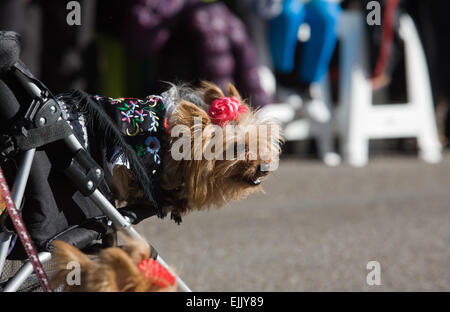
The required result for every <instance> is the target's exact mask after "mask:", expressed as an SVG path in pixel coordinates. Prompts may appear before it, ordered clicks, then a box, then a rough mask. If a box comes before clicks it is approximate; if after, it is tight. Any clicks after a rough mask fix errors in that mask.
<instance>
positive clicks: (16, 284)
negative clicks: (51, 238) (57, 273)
mask: <svg viewBox="0 0 450 312" xmlns="http://www.w3.org/2000/svg"><path fill="white" fill-rule="evenodd" d="M38 257H39V261H41V262H42V263H45V262H48V261H50V259H51V258H52V255H51V253H49V252H40V253H39V254H38ZM31 273H33V266H32V265H31V262H30V261H27V262H26V263H25V264H24V265H23V266H22V267H21V268H20V270H19V272H17V273H16V275H14V277H13V278H12V279H11V280H10V281H9V282H8V284H7V285H6V287H5V289H3V292H15V291H17V290H18V289H19V288H20V286H21V285H22V284H23V282H25V280H26V279H27V278H28V277H29V276H30V275H31Z"/></svg>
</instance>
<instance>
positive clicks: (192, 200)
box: [114, 82, 281, 216]
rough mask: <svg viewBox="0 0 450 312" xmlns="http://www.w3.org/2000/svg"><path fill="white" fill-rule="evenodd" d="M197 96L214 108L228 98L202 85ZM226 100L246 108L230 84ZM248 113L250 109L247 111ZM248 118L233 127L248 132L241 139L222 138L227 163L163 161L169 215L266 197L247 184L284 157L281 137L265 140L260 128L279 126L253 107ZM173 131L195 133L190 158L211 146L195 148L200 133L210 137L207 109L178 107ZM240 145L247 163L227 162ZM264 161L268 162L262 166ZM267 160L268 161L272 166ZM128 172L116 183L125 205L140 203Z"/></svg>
mask: <svg viewBox="0 0 450 312" xmlns="http://www.w3.org/2000/svg"><path fill="white" fill-rule="evenodd" d="M196 92H198V93H200V94H202V95H203V99H204V102H205V103H206V104H207V105H208V106H209V105H210V104H211V103H212V101H214V100H215V99H219V98H221V97H223V96H225V95H224V93H223V92H222V90H221V89H220V88H219V87H217V86H216V85H215V84H213V83H210V82H202V85H201V88H200V89H199V90H196ZM226 95H227V96H230V97H235V98H237V99H238V100H239V101H240V102H241V103H242V104H245V101H243V100H242V98H241V96H240V95H239V93H238V91H237V90H236V88H235V87H234V86H233V85H232V84H229V86H228V89H227V94H226ZM247 107H248V106H247ZM248 109H249V110H248V112H247V113H245V114H241V116H240V117H239V118H238V119H237V120H236V121H232V122H230V123H229V124H230V125H238V126H240V127H241V129H243V132H242V133H243V134H242V133H241V135H230V136H229V137H226V135H225V136H224V138H223V148H222V150H223V152H224V155H223V160H219V159H217V160H207V159H205V158H202V159H201V160H194V159H192V160H180V161H177V160H174V159H173V158H172V157H171V155H170V153H168V154H166V155H165V156H164V159H163V164H164V167H163V175H162V179H161V181H160V186H161V188H162V189H163V190H164V191H166V192H167V194H169V195H168V196H167V197H168V198H166V200H165V201H164V203H165V206H164V207H163V209H164V212H165V213H168V212H175V213H177V214H178V215H180V216H182V215H185V214H186V213H188V212H189V211H192V210H203V209H207V208H209V207H211V206H215V207H217V208H220V207H222V206H224V205H225V204H227V203H228V202H230V201H233V200H239V199H242V198H245V197H246V196H248V195H249V194H251V193H255V192H261V191H262V186H261V185H250V184H249V183H248V180H250V179H256V178H263V177H265V176H266V175H268V174H269V172H260V171H258V166H259V165H260V164H262V163H265V162H266V163H271V162H273V161H277V160H278V157H279V154H280V142H281V137H280V131H277V132H276V133H269V134H268V135H267V136H266V137H260V136H259V133H258V127H260V126H267V127H271V128H270V129H275V128H276V129H278V130H280V128H279V126H278V125H277V124H276V123H274V122H272V121H270V120H264V119H262V118H260V117H259V116H258V115H257V113H256V112H255V111H253V110H252V109H251V108H250V107H248ZM194 118H201V120H202V123H201V128H199V127H195V125H194ZM171 120H172V121H171V124H170V125H169V129H173V127H175V126H177V125H184V126H187V127H189V128H190V129H191V140H192V142H191V155H194V154H195V153H196V152H203V151H204V150H205V149H206V148H207V146H208V143H209V140H208V139H203V140H202V146H201V151H196V150H195V149H196V146H195V144H194V136H195V133H199V132H202V133H211V132H212V131H213V130H212V129H213V127H212V126H213V124H212V122H211V119H210V118H209V116H208V113H207V111H206V110H205V109H203V108H200V107H198V106H197V105H195V104H194V103H191V102H188V101H185V100H182V101H180V102H179V103H177V107H176V109H175V111H174V113H173V114H172V116H171ZM251 135H256V136H257V137H258V144H259V148H258V153H259V155H256V160H251V159H250V155H249V152H248V150H249V148H248V147H249V146H248V145H249V142H248V141H249V137H250V136H251ZM176 140H177V138H171V139H170V142H169V147H170V146H172V144H174V142H176ZM236 144H244V145H245V151H246V152H245V155H244V157H243V159H242V157H241V159H237V158H235V159H230V160H225V156H226V155H225V152H226V151H227V149H228V148H230V147H233V146H235V145H236ZM263 159H265V160H263ZM267 159H268V160H267ZM124 170H126V169H125V167H123V168H120V169H117V172H115V177H114V181H115V183H116V186H117V187H118V189H119V194H120V196H121V198H122V199H125V200H127V201H129V202H130V201H134V200H136V197H139V196H137V195H136V194H139V192H138V191H136V183H135V182H133V181H132V177H131V174H126V172H123V171H124Z"/></svg>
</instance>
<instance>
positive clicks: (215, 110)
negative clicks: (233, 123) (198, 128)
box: [208, 96, 248, 127]
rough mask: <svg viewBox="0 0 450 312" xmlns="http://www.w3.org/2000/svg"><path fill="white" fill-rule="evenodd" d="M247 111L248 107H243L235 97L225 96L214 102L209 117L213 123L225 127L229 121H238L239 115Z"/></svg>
mask: <svg viewBox="0 0 450 312" xmlns="http://www.w3.org/2000/svg"><path fill="white" fill-rule="evenodd" d="M247 111H248V108H247V106H245V105H242V104H241V103H240V102H239V100H238V99H236V98H235V97H226V96H224V97H221V98H220V99H215V100H214V101H212V103H211V107H210V108H209V111H208V115H209V117H210V118H211V121H212V122H213V123H215V124H216V125H219V126H221V127H223V126H225V125H226V124H227V123H228V121H230V120H236V119H237V118H238V117H239V114H241V113H246V112H247Z"/></svg>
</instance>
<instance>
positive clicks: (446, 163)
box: [138, 155, 450, 291]
mask: <svg viewBox="0 0 450 312" xmlns="http://www.w3.org/2000/svg"><path fill="white" fill-rule="evenodd" d="M265 190H266V194H265V195H263V194H260V195H255V196H252V197H250V198H248V199H247V200H244V201H242V202H240V203H235V204H232V205H230V206H229V207H225V208H224V209H222V210H218V211H217V210H211V211H209V212H198V213H193V214H191V215H188V216H186V217H185V218H184V221H183V223H182V224H181V225H180V226H177V225H176V224H175V223H173V222H171V221H170V220H168V219H167V220H157V219H154V220H149V221H146V222H144V223H142V224H140V225H139V227H138V228H139V230H140V231H141V232H142V233H143V234H145V236H146V237H147V238H148V239H149V241H151V242H152V244H153V245H154V246H155V247H156V248H157V249H158V250H159V252H160V254H161V255H162V256H163V257H164V258H165V260H166V261H167V262H169V263H170V264H171V265H172V266H173V267H174V268H176V270H177V271H178V272H179V273H180V274H181V276H182V277H183V279H184V280H185V281H186V282H187V283H188V284H189V285H190V286H191V288H192V289H193V290H197V291H431V290H437V291H443V290H445V291H450V155H446V156H445V159H444V160H443V162H442V163H441V164H439V165H429V164H425V163H423V162H421V161H420V160H417V159H416V158H414V157H379V156H378V157H375V158H374V159H372V160H371V162H370V165H369V166H368V167H366V168H360V169H357V168H350V167H347V166H341V167H337V168H327V167H325V166H323V165H322V164H320V163H319V162H316V161H307V160H294V159H290V160H289V159H288V160H284V161H282V163H281V165H280V168H279V170H278V171H277V172H275V173H274V175H273V176H272V178H271V179H270V180H269V181H267V184H266V186H265ZM371 260H375V261H378V262H379V263H380V264H381V283H382V285H380V286H368V285H367V283H366V275H367V273H368V272H369V271H368V270H367V269H366V265H367V263H368V261H371Z"/></svg>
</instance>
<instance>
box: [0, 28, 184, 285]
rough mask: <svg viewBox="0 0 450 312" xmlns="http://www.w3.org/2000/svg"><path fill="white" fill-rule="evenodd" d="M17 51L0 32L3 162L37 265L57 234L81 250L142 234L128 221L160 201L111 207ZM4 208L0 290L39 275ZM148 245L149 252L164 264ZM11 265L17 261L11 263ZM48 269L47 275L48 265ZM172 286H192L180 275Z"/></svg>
mask: <svg viewBox="0 0 450 312" xmlns="http://www.w3.org/2000/svg"><path fill="white" fill-rule="evenodd" d="M19 52H20V47H19V40H18V37H17V35H16V34H15V33H13V32H0V107H1V109H2V113H1V114H0V165H1V169H2V172H3V174H2V175H4V176H5V178H6V181H7V182H8V184H9V186H10V187H11V198H12V201H13V202H14V205H15V207H16V209H17V211H20V215H21V217H22V219H23V224H24V225H25V227H26V231H27V232H28V233H29V236H30V237H31V240H32V244H33V245H34V247H35V250H36V251H37V257H38V258H39V261H38V263H39V262H40V263H43V264H44V267H45V264H46V263H49V260H50V259H51V252H52V246H51V243H52V242H53V241H54V240H62V241H65V242H67V243H70V244H72V245H74V246H75V247H77V248H79V249H81V250H84V251H85V250H92V249H95V248H97V249H98V248H106V247H110V246H112V245H114V244H116V243H117V238H116V231H117V230H119V229H120V230H123V231H125V232H126V233H127V234H129V235H131V236H133V237H136V238H139V239H141V240H143V238H142V237H141V236H140V235H139V233H137V232H136V230H135V229H134V228H133V227H132V224H137V223H139V222H140V221H142V220H143V219H146V218H148V217H151V216H153V215H156V214H158V209H157V207H153V209H149V207H141V206H132V207H124V208H120V209H116V207H115V206H114V205H113V204H112V203H111V202H114V201H112V198H111V196H110V194H109V192H108V190H107V188H106V186H105V185H106V183H105V181H104V180H105V177H104V171H103V168H101V167H100V166H99V165H98V160H97V159H96V157H95V156H92V154H93V153H92V152H91V153H88V152H87V151H86V150H85V149H84V148H83V146H82V145H81V144H80V142H79V141H78V139H77V138H76V136H75V135H74V133H73V131H72V129H71V127H70V126H69V124H68V122H67V121H66V120H64V119H63V118H62V112H61V108H60V106H59V104H58V103H57V100H56V99H55V97H54V96H53V95H52V94H51V92H50V91H49V90H48V89H47V88H46V87H45V86H44V85H43V84H42V83H41V82H40V81H38V80H37V79H35V78H34V77H33V75H32V74H31V73H30V72H29V71H28V70H27V68H26V67H25V66H24V64H22V63H21V62H20V61H19V59H18V56H19ZM94 154H95V153H94ZM96 160H97V161H96ZM134 165H135V166H137V167H138V168H142V167H140V166H141V164H139V163H135V164H134ZM61 185H63V186H64V187H61ZM152 196H153V194H148V196H147V197H150V198H149V199H150V200H153V198H151V197H152ZM150 202H152V201H150ZM153 202H155V201H153ZM7 212H8V211H7V210H6V209H2V210H0V213H1V215H0V289H1V290H3V291H18V290H22V291H27V290H28V291H29V290H33V289H38V288H39V284H38V283H37V281H38V280H39V274H36V275H35V274H33V270H35V271H36V268H35V266H34V265H33V263H32V261H30V260H32V259H29V258H30V257H29V254H27V253H25V252H24V251H25V250H26V248H24V247H27V246H24V244H22V243H21V239H17V237H18V236H20V235H18V234H19V233H18V231H17V227H15V226H16V224H14V223H15V222H16V221H15V220H14V219H13V218H12V217H11V213H9V214H8V213H7ZM19 238H21V237H19ZM25 245H27V244H25ZM151 249H152V257H153V258H154V259H156V260H157V261H158V262H159V263H160V264H161V265H163V266H165V267H166V268H168V267H167V264H166V263H165V262H164V261H163V259H162V258H161V257H160V256H159V255H158V254H157V252H156V251H155V250H154V249H153V248H151ZM27 259H28V260H27ZM10 263H14V264H16V266H17V264H20V265H18V268H17V269H13V268H12V265H11V264H10ZM45 271H48V272H47V273H49V274H51V272H50V271H51V268H49V267H47V268H46V269H45ZM177 284H178V288H179V289H180V290H183V291H190V289H189V288H188V287H187V286H186V285H185V284H184V282H183V281H182V280H181V279H179V278H177Z"/></svg>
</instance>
